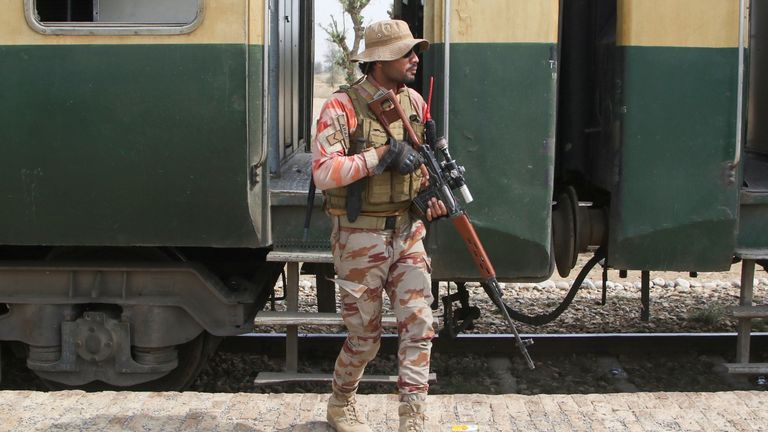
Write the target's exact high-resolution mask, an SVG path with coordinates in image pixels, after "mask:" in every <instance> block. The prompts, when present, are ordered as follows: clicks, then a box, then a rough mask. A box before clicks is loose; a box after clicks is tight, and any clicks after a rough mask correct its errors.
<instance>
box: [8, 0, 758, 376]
mask: <svg viewBox="0 0 768 432" xmlns="http://www.w3.org/2000/svg"><path fill="white" fill-rule="evenodd" d="M315 1H320V0H315ZM758 4H759V2H753V4H750V2H749V1H746V0H744V1H740V0H608V1H606V0H462V1H458V0H454V1H445V0H443V1H440V0H434V1H432V0H426V1H423V2H413V1H410V2H408V1H401V0H397V1H395V4H394V9H393V10H394V12H395V14H396V15H398V16H401V17H402V18H403V19H406V20H407V21H409V23H410V24H411V27H412V29H414V32H415V33H417V34H422V35H423V36H424V37H426V38H428V39H429V40H431V41H433V46H432V48H431V49H430V50H429V51H428V52H426V53H425V54H424V55H423V58H422V68H421V69H422V76H423V77H424V79H422V80H421V81H420V82H419V83H418V84H417V86H416V87H420V88H422V89H423V87H425V84H424V83H425V82H426V77H429V76H434V77H435V79H436V82H437V85H436V92H435V96H434V101H435V102H434V106H433V115H434V117H435V118H436V119H437V120H438V128H440V129H441V130H442V131H443V133H444V134H445V135H447V136H448V139H449V142H450V145H451V148H452V153H453V155H454V156H455V157H456V159H457V160H458V161H460V162H461V163H462V164H463V165H464V166H465V167H466V170H467V181H468V183H469V186H470V188H471V190H472V192H473V194H474V196H475V201H474V202H472V203H471V204H468V205H467V206H466V208H467V210H468V212H469V214H470V215H471V217H472V220H473V222H474V223H475V225H476V228H477V231H478V234H479V236H480V238H481V240H482V241H483V242H484V244H485V247H486V249H487V251H488V253H489V255H490V256H491V258H492V259H493V261H494V265H495V267H496V271H497V273H498V276H499V279H500V280H506V281H540V280H545V279H547V278H549V277H550V276H551V274H552V273H553V271H554V270H555V268H557V270H558V271H559V272H560V274H563V275H565V274H567V273H568V272H570V271H571V270H572V269H573V267H574V265H575V260H576V256H577V255H578V253H580V252H587V251H594V250H599V251H600V252H599V253H601V254H603V256H604V258H605V264H606V265H607V266H609V267H611V268H615V269H619V270H640V271H643V272H646V273H647V272H650V271H653V270H675V271H692V272H693V271H718V270H725V269H728V268H729V267H730V265H731V264H732V262H733V260H734V259H744V260H746V261H745V262H749V263H754V262H761V261H762V260H765V259H766V258H768V231H766V230H765V229H764V228H763V227H764V226H765V222H766V221H768V144H767V143H768V140H766V139H765V137H766V136H768V132H766V131H764V130H763V128H764V126H762V125H761V124H759V123H758V122H757V119H759V118H761V117H762V116H763V115H764V113H765V109H764V108H763V106H764V105H765V104H766V100H768V99H766V98H765V97H764V96H763V95H764V94H765V89H764V88H763V83H762V82H761V81H760V80H761V71H762V66H763V63H765V60H764V59H763V58H762V56H761V54H760V50H759V48H758V47H760V46H761V43H762V39H761V36H760V35H761V34H762V33H761V31H765V30H764V29H763V27H762V25H765V23H768V15H766V13H768V11H764V12H761V11H760V10H759V9H758V8H757V7H758ZM127 5H128V6H127ZM312 11H313V2H312V1H306V0H305V1H299V0H172V1H165V2H155V1H151V0H135V1H132V2H130V3H126V2H124V1H121V0H13V1H10V0H9V1H3V2H1V3H0V82H1V83H2V86H3V91H2V93H1V94H2V96H0V149H2V157H0V343H5V344H6V345H8V346H10V347H12V348H13V349H14V351H15V352H17V353H18V354H20V355H22V356H25V357H26V362H27V366H28V367H29V368H30V369H31V370H33V371H34V372H35V373H36V374H37V375H39V376H40V377H41V378H43V379H44V380H45V381H46V382H48V383H49V384H51V385H52V386H83V385H88V384H89V383H99V382H100V383H105V384H107V385H110V386H118V387H135V388H138V387H142V386H144V387H146V388H182V387H184V386H185V385H186V384H188V383H190V382H191V381H192V380H193V379H194V377H195V376H196V374H197V372H198V371H199V370H200V368H202V366H203V365H204V364H205V361H206V359H207V357H208V355H209V354H210V353H211V352H212V351H213V350H214V349H215V346H216V343H217V341H218V340H219V339H220V338H221V337H224V336H229V335H237V334H242V333H247V332H249V331H250V330H251V329H252V328H253V318H254V316H255V315H256V314H257V312H258V311H259V310H261V309H262V308H263V306H264V304H265V303H266V302H267V300H268V298H269V296H270V295H272V293H273V290H272V288H273V286H274V284H275V281H276V280H277V279H278V278H279V276H280V273H281V271H282V268H283V263H281V262H272V261H270V260H267V255H268V253H270V252H271V251H285V252H296V251H298V252H312V251H314V252H322V251H324V250H326V249H327V248H328V247H329V243H328V234H329V225H328V221H327V220H326V218H325V217H324V215H323V214H322V195H321V194H318V195H317V197H316V200H315V204H314V207H313V211H312V213H313V216H312V225H311V230H310V235H309V237H308V238H306V239H305V238H303V230H302V228H303V223H304V215H305V211H306V202H307V191H306V188H307V184H308V179H309V174H308V169H309V165H308V161H309V155H308V153H307V152H306V150H307V142H308V141H309V139H310V135H311V118H312V65H313V60H314V59H313V50H312V48H311V42H312V40H313V34H312V33H313V17H312V14H313V12H312ZM446 12H449V13H446ZM750 17H751V18H750ZM314 36H318V35H314ZM318 37H319V36H318ZM427 247H428V249H429V251H430V254H431V255H432V258H433V264H434V269H433V271H434V273H433V277H434V279H435V280H443V281H447V280H450V281H469V280H477V279H478V274H477V272H476V270H475V268H474V267H473V264H472V260H471V258H470V256H469V254H468V253H467V252H466V251H465V249H464V245H463V243H462V242H461V240H460V239H459V238H458V236H457V235H456V234H455V233H454V232H453V230H452V227H451V225H450V224H446V223H436V224H433V225H432V227H431V229H430V234H429V237H428V240H427ZM598 248H599V249H598ZM314 271H318V272H323V271H324V272H327V271H328V270H327V269H315V270H314ZM746 331H747V333H748V331H749V328H748V327H746ZM742 357H743V356H742ZM742 360H745V359H743V358H742ZM745 361H748V355H747V359H746V360H745Z"/></svg>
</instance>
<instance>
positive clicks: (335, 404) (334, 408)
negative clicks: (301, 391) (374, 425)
mask: <svg viewBox="0 0 768 432" xmlns="http://www.w3.org/2000/svg"><path fill="white" fill-rule="evenodd" d="M325 418H326V419H327V420H328V423H329V424H330V425H331V427H332V428H334V429H335V430H336V432H371V428H369V427H368V425H367V424H365V421H364V420H363V417H362V415H361V414H360V412H359V411H358V408H357V402H356V401H355V394H354V393H352V394H344V393H338V392H333V394H332V395H331V398H330V399H328V414H327V415H326V417H325Z"/></svg>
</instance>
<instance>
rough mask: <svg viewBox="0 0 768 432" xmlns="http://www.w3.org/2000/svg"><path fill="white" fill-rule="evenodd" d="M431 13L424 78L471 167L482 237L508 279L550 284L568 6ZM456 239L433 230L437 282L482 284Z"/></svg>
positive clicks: (468, 7)
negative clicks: (563, 24) (563, 21)
mask: <svg viewBox="0 0 768 432" xmlns="http://www.w3.org/2000/svg"><path fill="white" fill-rule="evenodd" d="M423 14H424V18H423V20H424V34H425V37H426V38H427V39H429V40H430V41H431V42H432V45H431V47H430V49H429V51H427V53H425V60H424V62H423V65H424V76H425V77H429V76H434V77H435V80H436V81H435V82H436V84H435V86H434V87H435V94H434V97H433V116H434V117H435V119H436V120H437V123H438V130H441V131H443V133H445V134H446V135H447V137H448V142H449V144H450V147H451V149H452V150H451V154H452V155H453V156H454V157H455V158H456V160H457V161H459V162H460V163H461V164H463V165H464V166H465V167H466V180H467V182H468V185H469V187H470V190H471V191H472V193H473V195H474V197H475V200H474V202H472V203H470V204H468V205H467V206H466V208H467V210H468V212H469V214H470V215H471V217H472V220H473V221H474V222H475V226H476V228H477V231H478V235H479V236H480V239H481V240H482V241H483V242H484V244H485V248H486V250H487V252H488V254H489V256H490V258H491V259H493V261H494V266H495V268H496V273H497V274H498V276H499V277H500V278H502V279H505V280H510V279H516V280H526V279H527V280H542V279H546V278H547V277H549V275H550V274H551V272H552V261H551V246H550V243H551V217H552V195H553V176H554V159H555V123H556V121H555V120H556V114H557V111H556V103H557V86H558V76H559V75H558V68H559V59H558V51H559V27H560V1H559V0H546V1H529V0H485V1H445V2H443V1H434V2H425V9H424V12H423ZM446 54H447V55H446ZM446 57H447V58H446ZM446 90H447V92H446ZM454 231H455V230H454V229H453V227H452V226H451V224H440V223H438V224H433V228H432V232H431V233H430V239H429V241H428V244H427V247H428V248H429V252H430V254H431V256H432V263H433V276H434V277H435V278H436V279H451V280H459V279H469V280H473V279H477V277H478V275H477V271H476V269H475V268H474V264H473V261H472V259H471V257H470V255H469V253H467V252H466V250H465V246H464V243H463V241H462V240H461V239H460V238H459V236H458V235H457V234H456V233H455V232H454Z"/></svg>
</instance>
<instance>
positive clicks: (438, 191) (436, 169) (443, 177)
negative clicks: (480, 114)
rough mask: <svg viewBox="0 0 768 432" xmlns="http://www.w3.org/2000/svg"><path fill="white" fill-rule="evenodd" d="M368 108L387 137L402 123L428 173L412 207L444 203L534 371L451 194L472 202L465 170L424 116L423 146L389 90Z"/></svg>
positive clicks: (480, 247)
mask: <svg viewBox="0 0 768 432" xmlns="http://www.w3.org/2000/svg"><path fill="white" fill-rule="evenodd" d="M430 99H431V95H430ZM368 108H369V109H370V110H371V112H373V113H374V114H375V115H376V118H377V119H378V120H379V122H380V123H381V124H382V125H383V126H384V129H386V131H387V134H388V135H389V136H390V137H393V138H395V139H397V138H396V137H394V136H393V135H392V131H391V130H390V128H389V125H390V124H391V123H393V122H396V121H398V120H402V121H403V127H404V128H405V130H406V131H407V133H408V140H409V141H410V143H411V145H412V146H413V147H414V149H416V151H417V152H418V153H419V155H420V156H421V158H422V161H423V163H424V166H425V167H426V170H427V172H428V174H429V185H428V186H427V188H426V189H425V190H424V191H422V192H420V193H419V195H418V196H417V197H416V199H415V200H414V204H416V207H417V209H418V210H419V211H420V212H422V213H423V214H426V211H427V204H428V203H429V201H430V200H431V199H432V198H437V199H439V200H441V201H442V202H443V204H445V208H446V209H447V210H448V218H449V219H450V220H451V222H452V223H453V226H454V227H455V228H456V231H458V233H459V235H460V236H461V238H462V239H464V243H466V245H467V249H468V251H469V254H470V255H472V259H473V260H474V262H475V266H476V267H477V269H478V271H479V272H480V276H481V277H482V282H481V284H482V286H483V289H484V290H485V293H486V294H487V295H488V297H490V298H491V301H493V303H494V305H496V307H497V308H498V309H499V311H500V312H501V315H502V316H503V317H504V320H505V321H506V322H507V324H508V325H509V328H510V329H511V330H512V333H513V334H514V335H515V341H516V343H517V346H518V348H519V349H520V352H521V353H522V354H523V357H525V361H526V362H527V363H528V367H529V368H531V369H534V368H535V366H534V364H533V360H531V356H530V354H528V349H527V348H526V347H527V346H528V345H531V344H532V343H533V340H531V339H526V340H523V339H522V338H520V334H519V333H518V332H517V327H515V323H514V321H512V317H510V316H509V311H508V310H507V307H506V305H504V302H503V301H502V299H501V296H502V293H501V286H500V285H499V282H498V281H497V280H496V270H495V269H494V268H493V264H491V260H490V258H489V257H488V254H486V253H485V249H484V248H483V244H482V243H481V242H480V238H479V237H478V236H477V232H475V227H474V226H473V225H472V222H471V221H470V220H469V216H468V215H467V212H466V211H465V210H464V209H463V208H462V207H461V204H460V203H459V201H458V200H457V199H456V196H455V195H454V193H453V190H454V189H457V190H459V192H460V193H461V195H462V198H463V199H464V201H465V202H466V203H469V202H471V201H472V195H471V194H470V193H469V188H467V185H466V182H465V181H464V168H463V167H461V166H459V165H458V163H456V161H455V160H454V159H453V158H452V157H451V155H450V153H449V152H448V143H447V142H446V140H445V139H441V140H437V139H436V126H435V121H434V120H432V119H431V118H429V115H427V117H428V119H427V121H426V132H425V136H426V142H425V143H422V142H421V140H420V139H419V137H418V136H416V132H414V130H413V128H412V127H411V123H410V120H409V119H408V118H406V116H405V112H403V108H402V107H401V106H400V103H399V102H398V100H397V96H395V94H394V93H393V92H392V90H389V91H384V90H381V91H379V93H377V94H376V96H375V97H374V99H373V100H372V101H371V102H370V103H368ZM433 147H434V148H435V149H437V150H438V151H440V154H441V155H442V158H443V163H442V164H441V163H439V162H438V160H437V157H436V156H435V152H434V150H433V149H432V148H433Z"/></svg>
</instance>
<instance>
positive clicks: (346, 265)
mask: <svg viewBox="0 0 768 432" xmlns="http://www.w3.org/2000/svg"><path fill="white" fill-rule="evenodd" d="M368 79H369V80H370V78H368ZM369 85H370V84H369ZM400 94H401V101H409V102H408V103H410V104H411V106H409V107H408V111H410V112H413V113H416V114H417V115H418V117H419V119H421V118H423V115H424V109H425V103H424V100H423V99H422V98H421V96H420V95H418V93H416V92H415V91H413V90H411V89H408V88H401V89H400ZM401 104H402V103H401ZM358 111H359V107H358ZM364 114H365V115H368V113H363V114H359V113H357V112H356V110H355V107H354V106H353V103H352V100H351V99H350V97H349V96H348V95H346V94H344V93H337V94H334V95H333V96H332V97H331V99H329V101H328V102H326V104H325V105H324V106H323V110H322V111H321V113H320V118H319V120H318V127H317V133H316V135H315V139H314V140H313V145H312V150H313V165H312V170H313V176H314V179H315V183H316V185H317V187H318V188H320V189H323V190H324V191H326V192H328V190H334V189H335V190H339V188H340V187H343V186H346V185H348V184H350V183H352V182H354V181H356V180H359V179H361V178H364V177H368V176H370V175H371V174H372V170H373V168H374V167H375V166H376V164H377V163H378V157H377V156H376V153H375V152H374V151H373V149H372V148H366V149H363V150H362V151H359V152H356V153H354V154H348V149H349V143H350V136H355V132H356V131H357V128H358V126H359V124H369V123H370V121H368V123H366V120H365V119H364V118H363V117H365V115H364ZM361 116H363V117H361ZM366 127H368V126H366ZM361 129H362V126H361ZM393 177H394V176H393ZM417 180H418V179H417ZM394 181H395V180H393V182H394ZM403 181H404V182H405V183H404V184H406V185H408V184H410V183H408V182H409V181H414V180H413V179H412V180H408V179H405V180H403ZM416 184H418V183H416ZM393 189H394V187H393ZM406 189H407V188H406ZM411 189H413V188H411ZM406 199H408V198H407V196H406ZM327 203H328V194H327V193H326V204H327ZM407 203H408V202H407V201H406V211H404V212H403V211H397V212H394V213H392V214H390V215H391V216H392V217H394V218H396V224H395V228H394V229H383V228H384V226H383V225H382V226H379V227H375V228H373V227H368V226H365V224H363V225H353V226H350V224H349V223H348V222H347V217H346V215H345V214H344V212H343V211H338V208H327V211H328V213H329V214H330V216H331V217H332V219H333V232H332V234H331V247H332V252H333V259H334V265H335V267H336V274H337V275H338V279H337V284H338V285H339V287H340V288H341V289H340V290H339V291H340V296H341V304H342V317H343V319H344V323H345V324H346V326H347V330H348V332H349V335H348V337H347V340H346V341H345V343H344V346H343V348H342V350H341V352H340V353H339V357H338V358H337V360H336V366H335V370H334V379H333V389H334V391H337V392H341V393H344V394H350V393H354V392H355V391H356V390H357V386H358V383H359V382H360V378H361V377H362V375H363V371H364V369H365V366H366V365H367V364H368V362H369V361H371V360H372V359H373V358H374V357H375V356H376V353H377V352H378V350H379V346H380V342H381V332H382V328H381V311H382V292H383V291H386V292H387V295H388V296H389V299H390V302H391V304H392V308H393V310H394V313H395V316H396V318H397V322H398V335H399V337H400V345H399V350H398V359H399V366H400V367H399V369H400V370H399V379H398V388H399V391H400V394H401V401H406V402H412V401H420V400H424V399H425V397H426V393H427V389H428V383H427V380H428V375H429V358H430V350H431V347H432V342H431V340H432V338H433V337H434V330H433V328H432V310H431V309H430V304H431V303H432V293H431V281H430V276H429V273H430V264H429V258H428V257H427V254H426V252H425V250H424V245H423V243H422V239H423V238H424V235H425V232H426V229H425V226H424V223H423V222H422V221H420V220H413V219H411V218H410V217H409V215H408V212H407ZM362 214H363V216H360V219H366V218H367V219H368V222H369V223H370V221H371V220H374V221H376V220H379V219H380V220H381V221H382V222H383V220H384V218H383V217H376V216H370V215H366V212H365V207H364V209H363V213H362ZM377 214H378V213H377ZM374 225H375V223H374Z"/></svg>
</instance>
